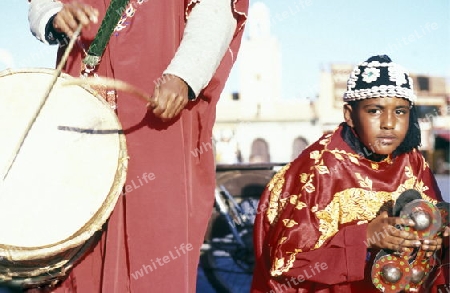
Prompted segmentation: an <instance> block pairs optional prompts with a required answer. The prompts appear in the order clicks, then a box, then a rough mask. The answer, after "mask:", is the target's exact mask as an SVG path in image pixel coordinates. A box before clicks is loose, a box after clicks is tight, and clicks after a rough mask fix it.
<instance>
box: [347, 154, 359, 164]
mask: <svg viewBox="0 0 450 293" xmlns="http://www.w3.org/2000/svg"><path fill="white" fill-rule="evenodd" d="M347 155H348V158H349V159H350V162H352V163H353V164H356V165H358V166H359V160H358V157H357V156H355V155H353V154H347Z"/></svg>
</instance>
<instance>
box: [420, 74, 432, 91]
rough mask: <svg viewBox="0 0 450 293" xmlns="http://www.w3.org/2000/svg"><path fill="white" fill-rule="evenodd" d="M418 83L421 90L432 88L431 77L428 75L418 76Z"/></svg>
mask: <svg viewBox="0 0 450 293" xmlns="http://www.w3.org/2000/svg"><path fill="white" fill-rule="evenodd" d="M417 84H418V87H419V88H418V90H419V91H429V90H430V79H429V78H428V77H427V76H418V77H417Z"/></svg>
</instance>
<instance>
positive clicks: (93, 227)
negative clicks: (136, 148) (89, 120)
mask: <svg viewBox="0 0 450 293" xmlns="http://www.w3.org/2000/svg"><path fill="white" fill-rule="evenodd" d="M55 72H56V70H55V69H50V68H23V69H5V70H3V71H0V78H1V77H6V76H9V75H13V74H22V73H27V74H37V73H44V74H49V75H54V74H55ZM59 78H62V79H73V78H74V77H72V76H71V75H69V74H66V73H61V75H60V77H59ZM77 86H79V85H77ZM79 87H81V88H83V89H84V90H86V91H87V92H88V93H90V94H91V95H93V96H94V97H95V98H96V99H97V100H99V101H100V102H101V103H102V104H103V105H105V107H106V108H107V109H108V110H109V111H111V114H113V115H112V116H113V117H114V119H115V121H116V122H117V125H118V126H119V128H120V130H123V127H122V124H121V123H120V121H119V118H118V117H117V114H116V113H115V112H114V110H113V109H112V108H111V106H110V105H109V104H108V102H106V101H105V99H104V98H103V97H102V96H101V95H100V94H99V93H98V92H97V91H95V90H94V89H92V88H91V87H89V86H81V85H80V86H79ZM118 136H119V158H118V162H117V169H116V172H115V176H114V182H113V184H112V186H111V188H110V190H109V194H108V195H107V196H106V197H105V200H104V201H103V204H102V205H101V207H100V209H99V210H98V211H97V212H96V213H95V214H94V215H92V217H91V218H90V220H89V221H87V222H86V224H85V225H84V226H82V227H81V228H80V229H79V230H77V231H76V232H75V233H73V234H72V235H71V236H69V237H67V238H66V239H63V240H61V241H59V242H56V243H53V244H48V245H44V246H37V247H21V246H14V245H5V244H0V261H1V260H2V259H6V260H11V261H34V260H40V259H46V258H48V257H51V256H55V255H57V254H61V253H62V252H67V251H69V250H70V249H74V248H77V247H80V246H83V245H84V243H85V242H86V241H88V240H89V239H90V238H91V237H92V236H93V235H94V233H96V232H98V231H100V230H101V229H102V226H103V225H104V224H105V223H106V222H107V220H108V219H109V217H110V216H111V214H112V212H113V210H114V208H115V206H116V204H117V201H118V199H119V197H120V194H121V193H122V189H123V186H124V185H125V181H126V174H127V169H128V159H129V157H128V151H127V145H126V138H125V134H124V133H123V132H119V133H118ZM39 270H42V272H44V271H46V268H42V269H39Z"/></svg>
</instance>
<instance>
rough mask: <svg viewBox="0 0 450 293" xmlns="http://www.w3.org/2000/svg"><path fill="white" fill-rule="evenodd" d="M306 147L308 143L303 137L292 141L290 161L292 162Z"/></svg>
mask: <svg viewBox="0 0 450 293" xmlns="http://www.w3.org/2000/svg"><path fill="white" fill-rule="evenodd" d="M307 146H308V141H307V140H306V139H305V138H304V137H301V136H299V137H297V138H296V139H294V143H293V144H292V157H291V159H292V160H294V159H296V158H297V157H298V155H300V154H301V153H302V152H303V150H304V149H306V147H307Z"/></svg>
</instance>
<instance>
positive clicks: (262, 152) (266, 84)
mask: <svg viewBox="0 0 450 293" xmlns="http://www.w3.org/2000/svg"><path fill="white" fill-rule="evenodd" d="M280 52H281V50H280V44H279V43H278V41H277V39H276V38H275V36H273V35H272V34H271V30H270V13H269V10H268V8H267V7H266V6H265V5H264V4H263V3H261V2H257V3H255V4H254V5H253V6H252V7H251V9H250V12H249V23H248V34H247V37H246V38H245V39H243V41H242V46H241V52H240V55H239V58H238V66H239V67H238V70H239V73H238V76H239V84H240V91H238V92H234V93H232V94H227V93H225V94H224V95H223V96H222V97H221V99H220V101H219V103H218V106H217V120H216V125H215V128H214V139H215V142H216V159H217V162H218V163H228V164H229V163H239V162H244V163H247V162H288V161H291V160H292V159H294V158H295V157H297V155H298V154H299V153H300V152H301V151H302V150H303V149H304V148H305V147H306V146H308V145H309V144H310V143H312V142H314V141H315V140H317V139H318V138H319V137H320V136H321V135H322V134H323V133H325V132H328V131H332V130H333V129H335V128H336V127H337V126H338V125H339V123H340V122H342V121H343V111H342V106H343V102H342V97H343V94H344V92H345V90H346V87H347V79H348V77H349V75H350V73H351V71H352V70H353V67H354V66H355V65H356V64H348V63H347V64H345V63H333V62H331V63H330V64H329V65H327V66H323V68H322V69H321V73H320V78H319V79H320V80H319V89H318V90H317V93H316V94H313V95H314V96H311V97H306V98H303V99H283V98H281V88H282V76H281V57H282V56H281V53H280ZM411 77H412V79H413V82H414V86H415V91H416V95H417V97H418V101H417V109H418V112H419V117H420V127H421V130H422V146H421V150H422V151H423V153H424V155H425V156H426V158H427V160H428V162H429V164H430V165H431V167H432V168H433V170H434V171H435V172H437V173H448V172H449V161H450V159H449V137H450V135H449V132H450V106H449V105H450V104H449V101H450V91H449V85H448V83H447V82H446V78H445V77H439V76H431V75H428V74H420V73H414V72H413V73H411Z"/></svg>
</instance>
